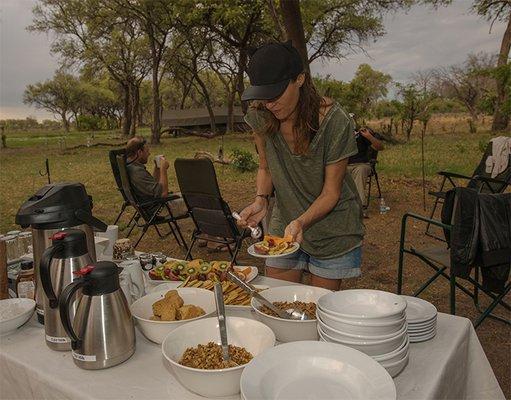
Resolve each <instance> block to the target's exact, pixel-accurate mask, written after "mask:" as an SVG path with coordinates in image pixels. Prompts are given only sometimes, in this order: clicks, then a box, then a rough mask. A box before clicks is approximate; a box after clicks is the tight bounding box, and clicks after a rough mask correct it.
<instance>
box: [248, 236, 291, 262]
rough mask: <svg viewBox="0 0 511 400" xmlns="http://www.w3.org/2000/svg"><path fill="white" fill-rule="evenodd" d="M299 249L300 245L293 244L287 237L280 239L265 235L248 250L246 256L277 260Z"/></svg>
mask: <svg viewBox="0 0 511 400" xmlns="http://www.w3.org/2000/svg"><path fill="white" fill-rule="evenodd" d="M299 248H300V245H299V244H298V243H297V242H293V241H292V240H291V238H290V237H289V236H286V237H283V238H281V237H277V236H270V235H265V236H264V239H263V240H262V241H260V242H257V243H254V244H253V245H252V246H250V247H249V248H248V254H250V255H251V256H254V257H260V258H277V257H285V256H288V255H290V254H293V253H294V252H296V251H297V250H298V249H299Z"/></svg>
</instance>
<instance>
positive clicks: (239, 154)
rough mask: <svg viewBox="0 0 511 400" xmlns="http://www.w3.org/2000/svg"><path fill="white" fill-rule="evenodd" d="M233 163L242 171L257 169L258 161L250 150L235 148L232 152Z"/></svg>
mask: <svg viewBox="0 0 511 400" xmlns="http://www.w3.org/2000/svg"><path fill="white" fill-rule="evenodd" d="M231 157H232V165H233V166H234V167H235V168H236V169H237V170H238V171H241V172H247V171H255V170H256V169H257V165H258V164H257V162H256V160H255V159H254V156H253V155H252V153H251V152H250V151H247V150H241V149H234V150H233V151H232V152H231Z"/></svg>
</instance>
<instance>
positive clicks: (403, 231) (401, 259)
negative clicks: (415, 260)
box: [397, 215, 406, 294]
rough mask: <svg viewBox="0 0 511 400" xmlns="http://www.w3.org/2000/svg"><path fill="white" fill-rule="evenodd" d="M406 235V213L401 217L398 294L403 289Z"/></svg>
mask: <svg viewBox="0 0 511 400" xmlns="http://www.w3.org/2000/svg"><path fill="white" fill-rule="evenodd" d="M405 237H406V215H404V216H403V218H402V219H401V236H400V238H399V264H398V266H397V294H401V292H402V290H403V262H404V255H405Z"/></svg>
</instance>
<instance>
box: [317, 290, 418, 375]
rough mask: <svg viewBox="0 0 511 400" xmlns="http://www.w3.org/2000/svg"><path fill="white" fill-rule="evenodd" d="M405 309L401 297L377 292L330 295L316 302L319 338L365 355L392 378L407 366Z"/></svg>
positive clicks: (346, 292) (344, 291) (343, 292)
mask: <svg viewBox="0 0 511 400" xmlns="http://www.w3.org/2000/svg"><path fill="white" fill-rule="evenodd" d="M405 309H406V301H405V300H404V299H403V298H401V297H400V296H397V295H395V294H392V293H388V292H383V291H380V290H369V289H354V290H343V291H340V292H332V293H329V294H327V295H324V296H323V297H321V298H320V299H319V300H318V303H317V317H318V332H319V336H320V339H321V340H322V341H325V342H331V343H337V344H342V345H344V346H349V347H352V348H354V349H357V350H359V351H361V352H363V353H366V354H367V355H369V356H371V357H372V358H373V359H374V360H376V361H378V362H379V363H380V364H381V365H382V366H383V367H384V368H385V369H386V370H387V371H388V373H389V374H390V375H391V376H392V377H394V376H396V375H398V374H399V373H400V372H401V371H402V370H403V369H404V367H405V366H406V365H407V363H408V353H409V352H408V348H409V341H408V334H407V325H406V317H405Z"/></svg>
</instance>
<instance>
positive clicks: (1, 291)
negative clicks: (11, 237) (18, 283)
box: [0, 240, 9, 300]
mask: <svg viewBox="0 0 511 400" xmlns="http://www.w3.org/2000/svg"><path fill="white" fill-rule="evenodd" d="M8 298H9V278H8V277H7V249H6V246H5V241H3V240H0V300H4V299H8Z"/></svg>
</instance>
